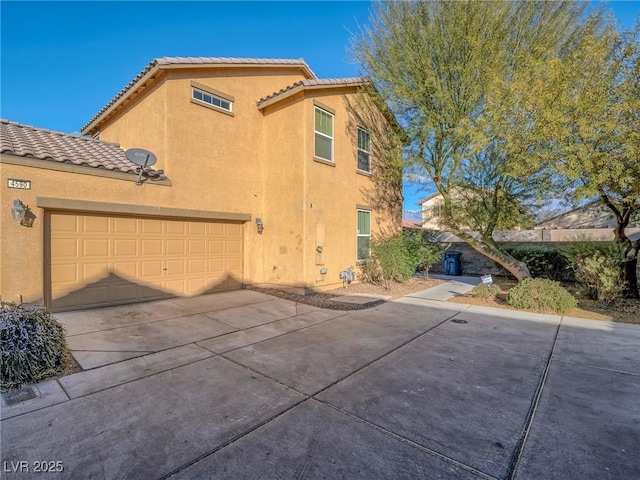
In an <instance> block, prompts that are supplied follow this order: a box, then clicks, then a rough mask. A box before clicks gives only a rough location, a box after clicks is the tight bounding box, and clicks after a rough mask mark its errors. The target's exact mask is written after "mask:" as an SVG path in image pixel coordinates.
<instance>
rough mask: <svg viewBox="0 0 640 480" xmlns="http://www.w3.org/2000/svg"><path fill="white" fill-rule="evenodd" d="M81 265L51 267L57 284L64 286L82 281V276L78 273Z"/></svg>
mask: <svg viewBox="0 0 640 480" xmlns="http://www.w3.org/2000/svg"><path fill="white" fill-rule="evenodd" d="M79 268H80V265H78V264H77V263H67V264H64V263H62V264H57V265H52V266H51V276H52V277H53V278H55V279H56V283H58V284H60V285H63V284H67V283H69V284H75V283H78V282H79V281H80V274H79V272H78V270H79Z"/></svg>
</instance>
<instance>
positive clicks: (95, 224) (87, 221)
mask: <svg viewBox="0 0 640 480" xmlns="http://www.w3.org/2000/svg"><path fill="white" fill-rule="evenodd" d="M82 219H83V222H82V224H83V230H82V231H83V232H84V233H109V224H110V219H109V217H82Z"/></svg>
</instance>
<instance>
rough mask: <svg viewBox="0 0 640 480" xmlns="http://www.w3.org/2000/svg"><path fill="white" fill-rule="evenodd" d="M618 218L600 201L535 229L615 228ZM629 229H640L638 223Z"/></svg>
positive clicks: (549, 219)
mask: <svg viewBox="0 0 640 480" xmlns="http://www.w3.org/2000/svg"><path fill="white" fill-rule="evenodd" d="M615 226H616V218H615V216H614V215H613V212H611V210H610V209H609V208H607V206H606V205H604V204H603V203H602V202H601V201H600V200H597V201H595V202H591V203H588V204H586V205H583V206H581V207H578V208H574V209H573V210H570V211H568V212H564V213H561V214H560V215H556V216H554V217H551V218H548V219H547V220H544V221H542V222H540V223H538V224H536V225H535V226H534V227H533V228H534V229H536V230H551V229H567V228H570V229H577V228H614V227H615ZM629 227H631V228H633V227H640V223H638V222H635V223H634V222H633V221H632V222H630V223H629Z"/></svg>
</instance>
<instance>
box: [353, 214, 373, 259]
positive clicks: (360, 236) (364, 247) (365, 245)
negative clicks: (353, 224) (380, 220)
mask: <svg viewBox="0 0 640 480" xmlns="http://www.w3.org/2000/svg"><path fill="white" fill-rule="evenodd" d="M357 228H358V230H357V233H356V236H357V242H358V243H357V245H358V261H362V260H366V259H368V258H369V256H370V255H371V212H370V211H369V210H360V209H358V211H357Z"/></svg>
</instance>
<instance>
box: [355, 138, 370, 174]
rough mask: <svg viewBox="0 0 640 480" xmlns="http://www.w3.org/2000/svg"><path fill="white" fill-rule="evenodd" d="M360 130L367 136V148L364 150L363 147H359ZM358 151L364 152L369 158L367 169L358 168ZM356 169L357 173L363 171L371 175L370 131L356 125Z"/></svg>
mask: <svg viewBox="0 0 640 480" xmlns="http://www.w3.org/2000/svg"><path fill="white" fill-rule="evenodd" d="M360 132H364V133H366V134H367V135H368V136H369V150H365V149H364V148H360ZM360 152H363V153H366V154H367V155H368V159H369V170H362V169H361V168H360V162H359V161H358V160H359V157H360ZM356 170H357V171H358V173H364V174H367V175H371V132H369V130H367V129H366V128H364V127H360V126H359V127H357V129H356Z"/></svg>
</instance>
